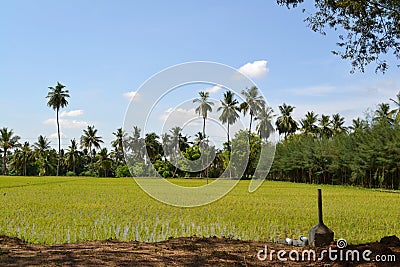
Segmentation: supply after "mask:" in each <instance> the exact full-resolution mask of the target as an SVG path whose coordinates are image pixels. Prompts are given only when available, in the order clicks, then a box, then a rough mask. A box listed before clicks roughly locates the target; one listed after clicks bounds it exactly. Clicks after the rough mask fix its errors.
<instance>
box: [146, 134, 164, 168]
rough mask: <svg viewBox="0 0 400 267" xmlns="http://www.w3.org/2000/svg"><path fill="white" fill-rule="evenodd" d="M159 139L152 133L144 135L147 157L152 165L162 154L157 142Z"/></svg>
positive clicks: (160, 146)
mask: <svg viewBox="0 0 400 267" xmlns="http://www.w3.org/2000/svg"><path fill="white" fill-rule="evenodd" d="M159 138H160V137H159V136H158V135H157V134H156V133H154V132H152V133H148V134H146V136H145V138H144V142H145V145H146V151H147V155H148V156H149V160H150V162H152V163H154V162H156V160H157V159H159V156H160V155H161V153H162V145H161V143H160V142H159V141H158V139H159Z"/></svg>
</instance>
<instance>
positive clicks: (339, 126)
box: [331, 113, 347, 135]
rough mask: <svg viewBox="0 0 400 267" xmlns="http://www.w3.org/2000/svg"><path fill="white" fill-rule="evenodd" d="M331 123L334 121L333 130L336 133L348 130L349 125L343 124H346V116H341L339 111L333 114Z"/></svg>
mask: <svg viewBox="0 0 400 267" xmlns="http://www.w3.org/2000/svg"><path fill="white" fill-rule="evenodd" d="M331 123H332V132H333V134H334V135H337V134H341V133H346V132H347V127H345V126H343V125H344V117H342V116H340V114H339V113H336V114H333V115H332V121H331Z"/></svg>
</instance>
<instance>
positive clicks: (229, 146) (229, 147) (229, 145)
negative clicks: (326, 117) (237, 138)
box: [228, 122, 231, 151]
mask: <svg viewBox="0 0 400 267" xmlns="http://www.w3.org/2000/svg"><path fill="white" fill-rule="evenodd" d="M228 149H229V151H230V150H231V144H230V140H229V122H228Z"/></svg>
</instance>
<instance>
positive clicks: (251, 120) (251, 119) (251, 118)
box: [249, 112, 253, 136]
mask: <svg viewBox="0 0 400 267" xmlns="http://www.w3.org/2000/svg"><path fill="white" fill-rule="evenodd" d="M252 122H253V114H252V113H251V112H250V126H249V136H250V135H251V123H252Z"/></svg>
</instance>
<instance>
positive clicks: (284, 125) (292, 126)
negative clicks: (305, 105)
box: [275, 103, 298, 139]
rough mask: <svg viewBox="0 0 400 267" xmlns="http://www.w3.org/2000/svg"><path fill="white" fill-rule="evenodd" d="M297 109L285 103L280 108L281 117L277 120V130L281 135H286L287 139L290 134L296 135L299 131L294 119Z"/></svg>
mask: <svg viewBox="0 0 400 267" xmlns="http://www.w3.org/2000/svg"><path fill="white" fill-rule="evenodd" d="M294 108H295V107H293V106H290V105H286V104H285V103H283V105H282V106H279V111H280V112H281V115H280V116H279V117H278V119H277V120H276V123H275V124H276V128H277V129H278V132H279V134H282V133H283V134H284V135H285V139H286V137H287V135H288V134H292V133H295V132H296V131H297V129H298V124H297V122H296V121H295V120H294V119H293V117H292V112H293V110H294Z"/></svg>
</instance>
